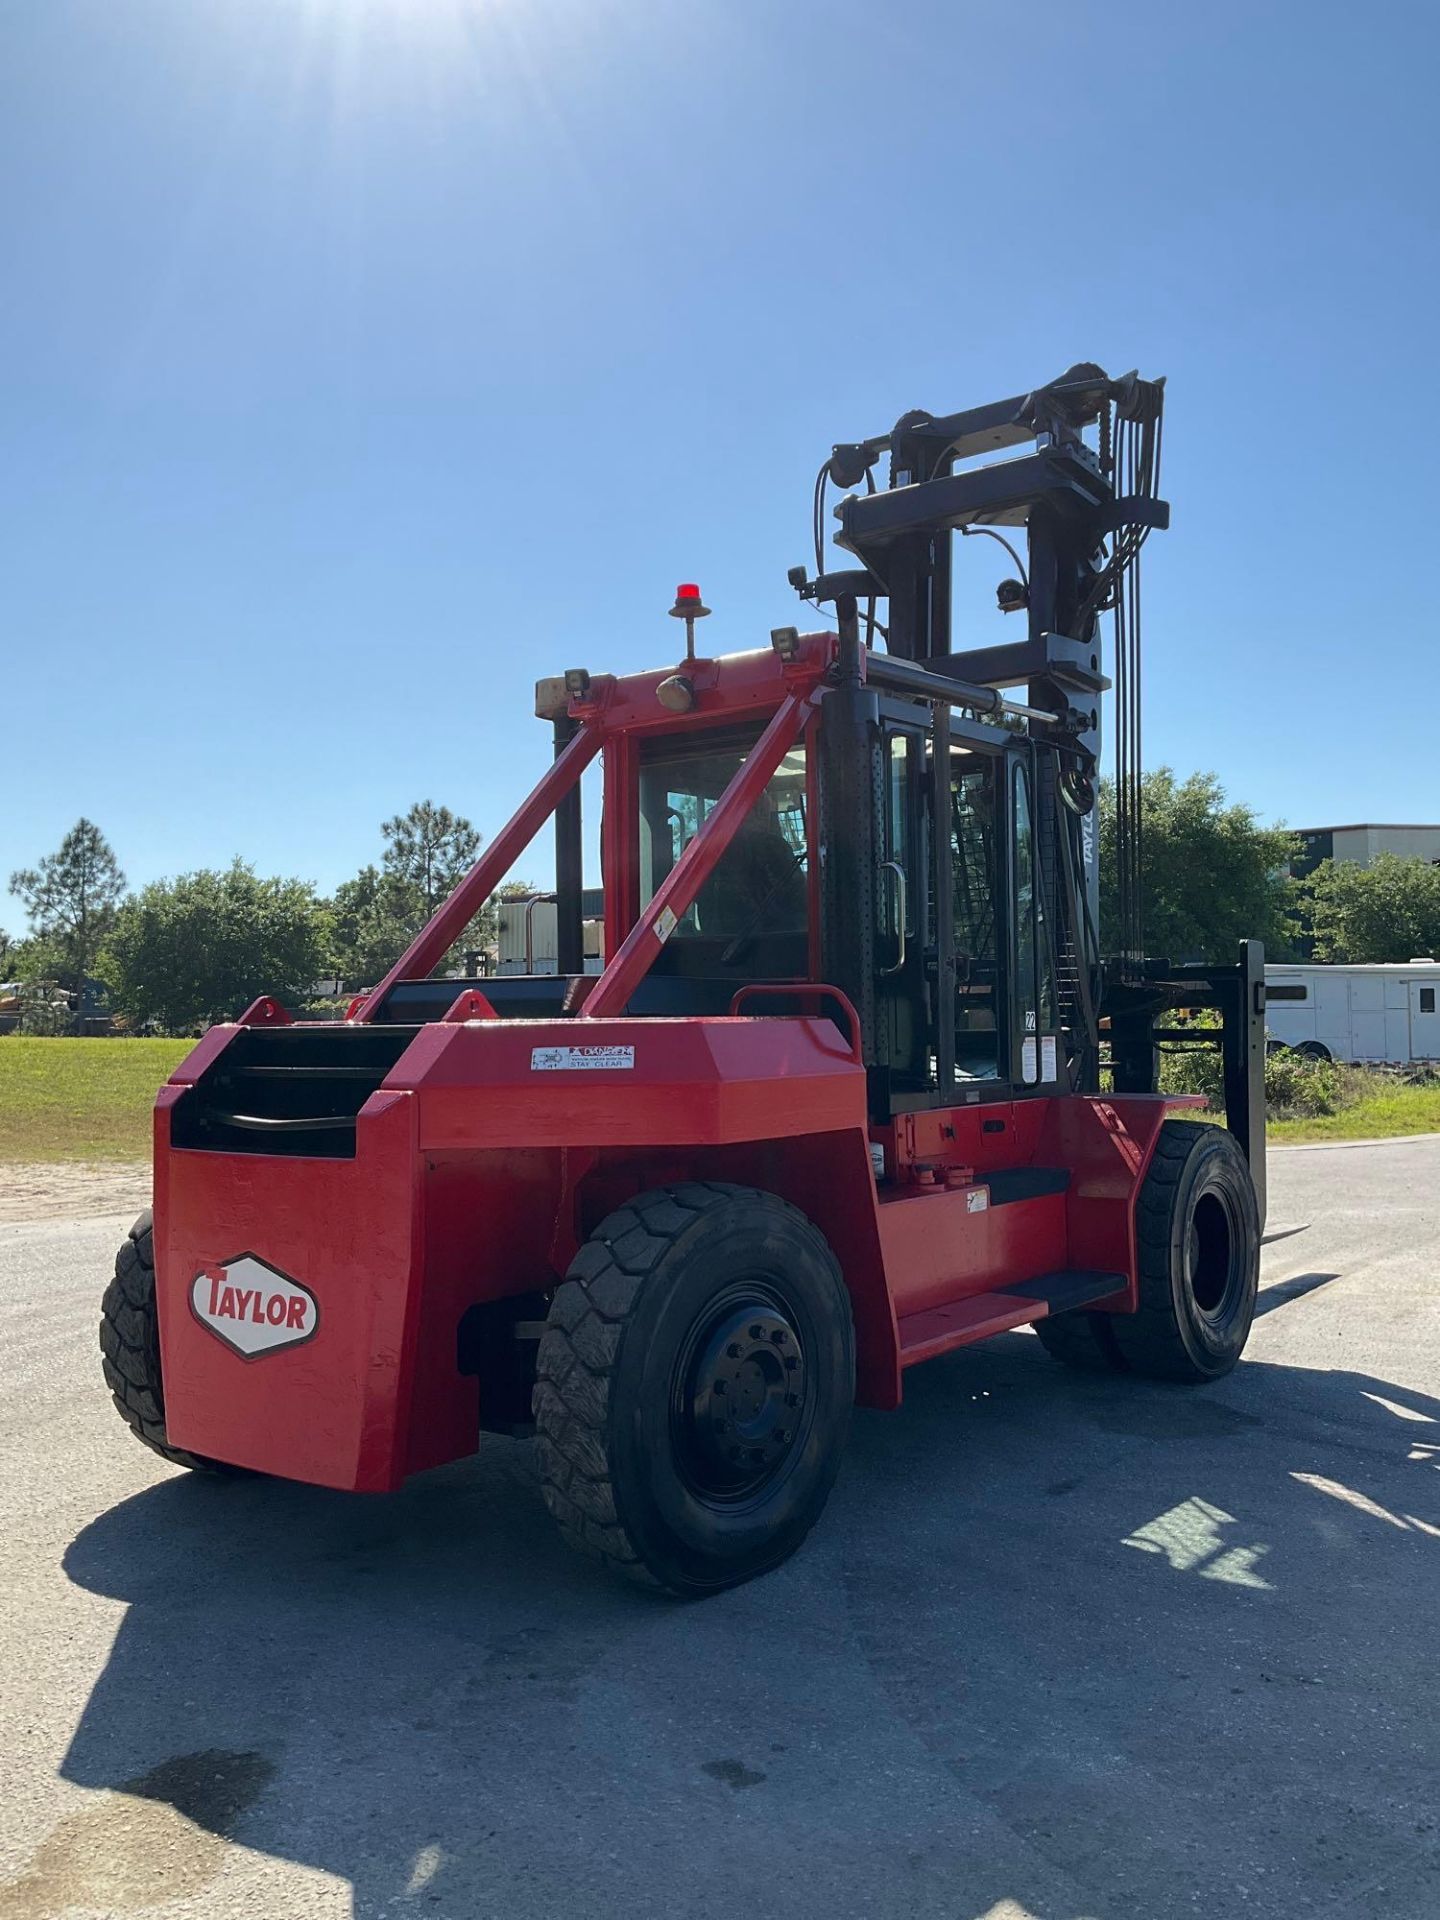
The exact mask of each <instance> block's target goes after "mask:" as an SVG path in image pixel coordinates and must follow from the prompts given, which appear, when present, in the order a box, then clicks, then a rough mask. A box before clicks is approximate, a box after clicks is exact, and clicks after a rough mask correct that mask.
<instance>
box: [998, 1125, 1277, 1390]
mask: <svg viewBox="0 0 1440 1920" xmlns="http://www.w3.org/2000/svg"><path fill="white" fill-rule="evenodd" d="M1135 1239H1136V1250H1137V1254H1138V1268H1139V1292H1140V1304H1139V1308H1138V1310H1137V1311H1136V1312H1135V1313H1132V1314H1126V1313H1090V1312H1086V1311H1084V1310H1081V1311H1079V1312H1075V1313H1062V1314H1057V1315H1056V1316H1055V1318H1054V1319H1053V1320H1052V1319H1046V1320H1041V1321H1038V1322H1037V1323H1036V1327H1035V1331H1036V1333H1037V1334H1038V1335H1039V1336H1040V1340H1041V1342H1042V1344H1043V1345H1044V1347H1045V1349H1046V1351H1047V1352H1048V1353H1050V1354H1051V1355H1052V1357H1053V1358H1055V1359H1057V1360H1061V1361H1064V1362H1065V1363H1066V1364H1067V1365H1069V1366H1076V1367H1084V1368H1087V1369H1090V1370H1105V1369H1110V1370H1114V1371H1117V1372H1122V1373H1138V1374H1143V1375H1145V1376H1147V1377H1148V1378H1150V1379H1152V1380H1177V1381H1182V1382H1187V1383H1190V1384H1195V1383H1198V1382H1202V1381H1206V1380H1218V1379H1220V1378H1221V1377H1222V1375H1224V1374H1227V1373H1229V1371H1230V1369H1231V1368H1232V1367H1233V1366H1234V1365H1235V1363H1236V1361H1237V1360H1238V1359H1239V1358H1240V1355H1241V1354H1242V1353H1243V1351H1244V1349H1245V1342H1246V1341H1247V1340H1248V1339H1249V1337H1250V1326H1251V1323H1252V1321H1253V1320H1254V1318H1255V1296H1256V1291H1257V1288H1258V1286H1259V1276H1260V1214H1259V1208H1258V1207H1257V1205H1256V1202H1255V1186H1254V1182H1253V1181H1252V1180H1251V1178H1250V1167H1249V1164H1248V1162H1247V1161H1246V1159H1245V1156H1244V1154H1243V1153H1242V1152H1241V1151H1240V1149H1239V1147H1238V1146H1237V1145H1236V1143H1235V1139H1234V1136H1233V1135H1232V1134H1230V1133H1229V1132H1227V1131H1226V1129H1225V1128H1224V1127H1217V1126H1207V1125H1206V1124H1204V1123H1203V1122H1201V1121H1195V1120H1167V1121H1166V1122H1165V1123H1164V1125H1163V1126H1162V1127H1161V1129H1160V1137H1159V1139H1158V1140H1157V1141H1156V1143H1155V1152H1154V1155H1153V1157H1152V1159H1151V1161H1150V1167H1149V1171H1148V1172H1147V1173H1146V1175H1145V1181H1144V1184H1143V1185H1142V1187H1141V1189H1140V1197H1139V1200H1138V1202H1137V1203H1136V1209H1135Z"/></svg>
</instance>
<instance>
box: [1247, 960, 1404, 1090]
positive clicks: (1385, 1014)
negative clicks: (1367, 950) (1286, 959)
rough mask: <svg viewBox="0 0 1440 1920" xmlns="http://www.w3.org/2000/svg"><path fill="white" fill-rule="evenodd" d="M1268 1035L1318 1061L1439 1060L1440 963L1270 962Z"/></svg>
mask: <svg viewBox="0 0 1440 1920" xmlns="http://www.w3.org/2000/svg"><path fill="white" fill-rule="evenodd" d="M1265 1032H1266V1037H1267V1039H1269V1040H1272V1041H1278V1042H1279V1043H1280V1045H1282V1046H1286V1047H1293V1048H1294V1049H1295V1051H1296V1052H1297V1053H1304V1054H1309V1055H1310V1056H1312V1057H1313V1058H1315V1059H1320V1060H1350V1061H1357V1060H1366V1061H1384V1062H1386V1063H1387V1064H1391V1065H1396V1066H1403V1065H1406V1064H1408V1063H1409V1062H1410V1061H1412V1060H1440V961H1435V960H1411V961H1408V962H1406V963H1403V964H1397V965H1393V966H1372V967H1344V966H1327V967H1321V966H1294V967H1291V966H1273V967H1266V969H1265Z"/></svg>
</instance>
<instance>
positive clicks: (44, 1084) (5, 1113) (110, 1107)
mask: <svg viewBox="0 0 1440 1920" xmlns="http://www.w3.org/2000/svg"><path fill="white" fill-rule="evenodd" d="M194 1044H195V1042H194V1041H193V1040H25V1039H21V1038H19V1037H18V1036H17V1035H15V1034H6V1035H4V1036H3V1038H0V1163H3V1162H5V1161H16V1160H143V1159H145V1158H147V1157H148V1155H149V1152H150V1109H151V1108H152V1107H153V1106H154V1104H155V1089H156V1088H157V1087H158V1086H159V1085H160V1083H161V1082H162V1081H163V1080H165V1079H167V1078H168V1076H169V1074H170V1073H171V1071H172V1069H173V1068H174V1067H175V1065H176V1063H177V1061H180V1060H183V1059H184V1057H185V1055H186V1054H187V1053H188V1052H189V1051H190V1049H191V1047H193V1046H194Z"/></svg>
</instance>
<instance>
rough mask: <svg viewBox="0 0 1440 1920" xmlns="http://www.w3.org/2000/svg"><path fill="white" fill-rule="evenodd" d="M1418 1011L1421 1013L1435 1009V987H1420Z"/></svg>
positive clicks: (1431, 1011)
mask: <svg viewBox="0 0 1440 1920" xmlns="http://www.w3.org/2000/svg"><path fill="white" fill-rule="evenodd" d="M1420 1011H1421V1013H1433V1012H1434V1011H1435V989H1434V988H1433V987H1421V989H1420Z"/></svg>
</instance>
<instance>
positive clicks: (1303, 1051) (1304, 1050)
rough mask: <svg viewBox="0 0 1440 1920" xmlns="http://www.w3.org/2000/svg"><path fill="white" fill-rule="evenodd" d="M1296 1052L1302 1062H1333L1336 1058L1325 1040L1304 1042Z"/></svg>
mask: <svg viewBox="0 0 1440 1920" xmlns="http://www.w3.org/2000/svg"><path fill="white" fill-rule="evenodd" d="M1295 1051H1296V1053H1298V1054H1299V1056H1300V1058H1301V1059H1302V1060H1333V1059H1334V1057H1335V1056H1334V1055H1333V1054H1332V1053H1331V1051H1330V1049H1329V1048H1328V1047H1327V1046H1326V1045H1325V1043H1324V1041H1323V1040H1302V1041H1301V1043H1300V1045H1299V1046H1298V1047H1296V1049H1295Z"/></svg>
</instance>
